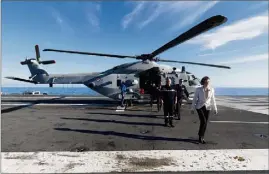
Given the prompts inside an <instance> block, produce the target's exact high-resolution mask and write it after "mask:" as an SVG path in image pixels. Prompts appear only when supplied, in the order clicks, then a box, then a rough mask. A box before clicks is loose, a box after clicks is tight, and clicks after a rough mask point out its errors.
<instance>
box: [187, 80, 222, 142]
mask: <svg viewBox="0 0 269 174" xmlns="http://www.w3.org/2000/svg"><path fill="white" fill-rule="evenodd" d="M209 82H210V79H209V77H207V76H205V77H203V78H202V80H201V85H202V86H201V87H198V88H196V91H195V94H194V97H193V101H192V111H191V112H192V114H194V110H195V109H196V111H197V113H198V115H199V119H200V128H199V132H198V135H199V142H200V143H203V144H205V140H204V135H205V131H206V127H207V121H208V118H209V114H210V110H211V109H212V106H213V109H214V111H215V114H217V113H218V112H217V105H216V101H215V91H214V88H212V87H210V85H209Z"/></svg>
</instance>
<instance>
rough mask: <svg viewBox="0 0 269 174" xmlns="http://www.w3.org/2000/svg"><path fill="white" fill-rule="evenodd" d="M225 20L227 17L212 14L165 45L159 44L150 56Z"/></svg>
mask: <svg viewBox="0 0 269 174" xmlns="http://www.w3.org/2000/svg"><path fill="white" fill-rule="evenodd" d="M226 21H227V18H226V17H224V16H221V15H217V16H213V17H210V18H208V19H206V20H205V21H203V22H201V23H200V24H198V25H196V26H194V27H192V28H191V29H190V30H188V31H186V32H185V33H183V34H181V35H179V36H178V37H176V38H175V39H173V40H171V41H170V42H168V43H166V44H165V45H163V46H161V47H160V48H158V49H157V50H155V51H153V52H152V53H151V54H150V56H151V58H153V57H155V56H157V55H159V54H161V53H162V52H164V51H167V50H168V49H170V48H172V47H174V46H176V45H178V44H181V43H183V42H185V41H187V40H189V39H192V38H194V37H196V36H197V35H199V34H202V33H204V32H206V31H208V30H210V29H213V28H215V27H217V26H219V25H221V24H223V23H225V22H226Z"/></svg>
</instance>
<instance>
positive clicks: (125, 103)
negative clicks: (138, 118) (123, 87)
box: [124, 100, 133, 109]
mask: <svg viewBox="0 0 269 174" xmlns="http://www.w3.org/2000/svg"><path fill="white" fill-rule="evenodd" d="M131 106H133V101H132V100H125V101H124V107H125V109H126V108H127V107H131Z"/></svg>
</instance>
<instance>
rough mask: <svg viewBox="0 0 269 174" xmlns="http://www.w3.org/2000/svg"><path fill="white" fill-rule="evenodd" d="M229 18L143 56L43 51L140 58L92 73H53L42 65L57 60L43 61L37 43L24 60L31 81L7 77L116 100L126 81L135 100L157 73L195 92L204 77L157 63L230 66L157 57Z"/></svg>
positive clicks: (201, 26) (197, 28)
mask: <svg viewBox="0 0 269 174" xmlns="http://www.w3.org/2000/svg"><path fill="white" fill-rule="evenodd" d="M226 21H227V18H226V17H224V16H221V15H217V16H213V17H210V18H208V19H206V20H205V21H203V22H201V23H200V24H198V25H196V26H194V27H193V28H191V29H190V30H188V31H186V32H185V33H183V34H181V35H179V36H178V37H176V38H175V39H173V40H171V41H170V42H168V43H166V44H165V45H163V46H161V47H160V48H158V49H157V50H155V51H153V52H152V53H150V54H142V55H139V56H126V55H113V54H102V53H91V52H80V51H69V50H56V49H44V50H43V51H54V52H62V53H71V54H83V55H94V56H104V57H113V58H121V59H124V58H132V59H137V60H139V61H136V62H131V63H125V64H121V65H118V66H115V67H113V68H111V69H108V70H106V71H103V72H92V73H86V74H49V73H48V72H47V71H46V70H44V69H43V68H42V67H41V64H43V65H47V64H53V63H56V62H55V61H54V60H47V61H41V60H40V52H39V47H38V45H36V46H35V51H36V58H31V59H25V61H23V62H21V64H22V65H27V66H28V68H29V70H30V72H31V76H30V77H29V80H27V79H22V78H18V77H6V78H8V79H12V80H18V81H24V82H28V83H34V84H49V86H50V87H53V84H84V85H85V86H87V87H88V88H90V89H92V90H94V91H96V92H98V93H99V94H101V95H104V96H107V97H109V98H112V99H115V100H119V99H120V92H121V91H120V85H121V83H122V82H124V83H125V85H126V86H127V91H128V93H127V94H130V96H131V98H132V99H140V98H141V96H142V94H141V88H143V89H144V88H147V85H146V83H149V82H148V81H149V80H150V79H151V80H152V79H154V77H156V76H154V75H159V77H161V81H162V84H164V80H163V79H164V78H167V77H170V78H171V79H172V84H176V83H178V80H179V79H183V84H184V85H185V86H186V88H187V90H188V92H189V93H190V94H192V93H193V92H194V90H195V88H197V87H198V86H199V85H200V80H199V79H198V78H197V77H195V76H194V75H193V74H192V73H190V72H186V71H185V67H184V66H183V67H182V69H177V68H176V67H171V66H168V65H162V64H158V63H157V62H173V63H183V64H192V65H201V66H209V67H217V68H226V69H230V67H227V66H223V65H212V64H204V63H195V62H183V61H175V60H166V59H160V58H158V57H156V56H157V55H159V54H161V53H163V52H164V51H167V50H168V49H170V48H172V47H174V46H176V45H178V44H181V43H183V42H185V41H187V40H189V39H191V38H194V37H196V36H197V35H199V34H201V33H204V32H206V31H208V30H210V29H213V28H215V27H217V26H220V25H221V24H223V23H225V22H226ZM149 74H151V76H149ZM151 82H152V81H151Z"/></svg>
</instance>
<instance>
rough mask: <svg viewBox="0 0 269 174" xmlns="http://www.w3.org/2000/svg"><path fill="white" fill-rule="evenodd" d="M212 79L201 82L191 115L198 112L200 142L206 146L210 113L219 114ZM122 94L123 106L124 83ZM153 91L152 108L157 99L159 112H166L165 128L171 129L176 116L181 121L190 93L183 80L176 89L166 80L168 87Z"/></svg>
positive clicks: (195, 94)
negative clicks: (182, 107) (182, 108)
mask: <svg viewBox="0 0 269 174" xmlns="http://www.w3.org/2000/svg"><path fill="white" fill-rule="evenodd" d="M209 83H210V78H209V77H207V76H205V77H203V78H202V80H201V85H202V86H201V87H198V88H196V91H195V93H194V97H193V101H192V105H191V113H192V114H194V110H196V111H197V113H198V115H199V120H200V127H199V132H198V136H199V142H200V143H202V144H204V143H205V139H204V135H205V132H206V128H207V122H208V118H209V114H210V111H211V110H212V107H213V110H214V112H215V114H217V113H218V112H217V106H216V101H215V91H214V88H212V87H211V86H210V85H209ZM120 88H121V93H122V100H121V105H122V106H123V103H124V93H125V91H126V86H125V85H124V83H122V84H121V86H120ZM150 91H151V106H152V103H153V100H154V99H157V108H158V111H160V109H161V108H162V107H163V112H164V122H165V126H168V123H169V125H170V126H171V127H174V125H173V117H174V116H176V117H178V119H179V120H180V119H181V113H180V110H181V105H182V100H183V99H186V100H188V98H189V93H188V91H187V89H186V87H185V86H184V85H183V84H182V79H180V80H179V83H178V84H177V85H175V86H174V87H172V86H171V79H169V78H167V79H166V85H164V86H161V83H159V84H157V85H153V86H152V89H151V90H150Z"/></svg>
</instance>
